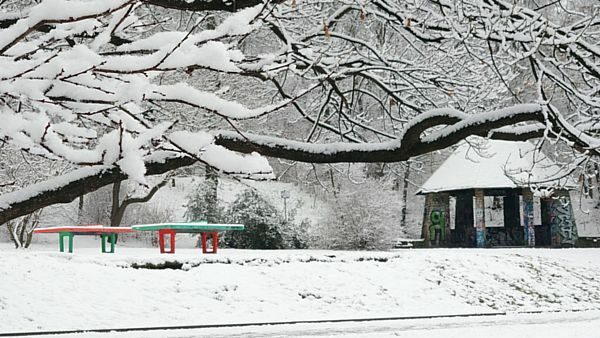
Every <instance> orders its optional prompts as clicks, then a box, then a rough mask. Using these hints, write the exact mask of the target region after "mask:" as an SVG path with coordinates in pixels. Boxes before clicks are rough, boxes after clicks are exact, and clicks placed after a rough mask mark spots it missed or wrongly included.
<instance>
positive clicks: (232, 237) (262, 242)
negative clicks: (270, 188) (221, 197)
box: [224, 189, 285, 249]
mask: <svg viewBox="0 0 600 338" xmlns="http://www.w3.org/2000/svg"><path fill="white" fill-rule="evenodd" d="M228 214H229V215H231V216H230V217H231V221H233V222H238V223H242V224H244V225H245V226H246V228H245V229H244V231H231V232H227V233H225V236H224V240H225V244H226V245H227V246H229V247H232V248H240V249H283V248H285V243H284V239H283V236H282V234H281V232H280V229H279V227H278V225H279V217H278V213H277V209H276V208H275V207H274V206H272V205H271V204H270V203H269V202H268V201H266V200H265V199H264V198H262V197H261V196H260V195H259V194H258V193H257V192H256V191H255V190H253V189H247V190H246V191H244V192H243V193H242V194H240V195H239V196H238V198H237V199H236V200H235V201H234V202H233V203H232V204H231V207H230V208H229V210H228Z"/></svg>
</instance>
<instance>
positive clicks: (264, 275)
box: [0, 238, 600, 336]
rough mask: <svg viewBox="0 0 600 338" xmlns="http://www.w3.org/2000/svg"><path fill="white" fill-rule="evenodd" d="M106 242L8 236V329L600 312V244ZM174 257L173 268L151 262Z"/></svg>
mask: <svg viewBox="0 0 600 338" xmlns="http://www.w3.org/2000/svg"><path fill="white" fill-rule="evenodd" d="M90 240H91V238H90ZM53 244H55V243H53ZM97 244H98V243H95V242H94V243H92V242H90V241H88V242H85V241H82V242H78V243H76V247H75V252H74V254H66V253H65V254H61V253H59V252H57V248H56V245H48V244H37V245H36V246H34V247H33V248H31V249H29V250H14V249H12V248H11V247H10V246H9V245H8V244H6V243H4V244H0V256H1V257H2V258H1V259H0V318H1V320H0V333H1V332H15V331H36V330H63V329H94V328H115V327H139V326H163V325H164V326H172V325H199V324H216V323H240V322H255V321H261V322H264V321H286V320H307V319H326V318H358V317H390V316H419V315H438V314H457V313H485V312H499V311H501V312H523V311H538V310H541V311H566V310H600V250H594V249H564V250H556V249H554V250H550V249H497V250H492V249H485V250H477V249H431V250H401V251H391V252H341V251H316V250H302V251H250V250H227V249H225V250H220V252H219V253H218V254H217V255H202V254H200V252H199V250H198V249H192V248H178V249H177V253H176V254H175V255H160V254H159V253H158V249H156V248H134V247H120V246H118V247H117V252H116V253H115V254H112V255H111V254H101V253H100V252H99V248H98V245H97ZM165 263H168V264H169V266H172V267H175V268H176V269H148V268H147V267H149V266H150V265H161V264H165ZM134 266H137V267H138V268H134ZM140 266H141V267H142V268H140ZM591 313H592V314H595V316H596V317H594V318H595V319H590V321H588V322H589V323H588V326H589V325H591V324H590V323H596V324H600V320H599V319H598V318H597V317H598V312H597V311H594V312H591ZM594 320H595V321H594ZM584 322H585V321H584ZM484 326H485V325H484ZM238 331H239V330H238ZM138 336H139V335H138Z"/></svg>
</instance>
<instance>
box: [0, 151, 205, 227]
mask: <svg viewBox="0 0 600 338" xmlns="http://www.w3.org/2000/svg"><path fill="white" fill-rule="evenodd" d="M195 162H196V161H195V160H194V159H192V158H189V157H176V158H170V159H167V160H165V161H164V162H161V163H159V162H152V163H147V164H146V174H147V175H160V174H164V173H166V172H168V171H171V170H175V169H177V168H181V167H186V166H189V165H192V164H194V163H195ZM69 177H74V179H71V180H69ZM125 179H127V176H126V175H125V174H124V173H123V172H122V171H121V170H119V168H117V167H108V166H95V167H86V168H82V169H78V170H76V171H75V172H72V173H69V174H67V175H65V176H59V177H55V178H53V179H50V180H48V181H44V182H40V183H36V184H33V185H31V186H28V187H26V188H24V189H22V190H17V191H15V192H12V193H8V194H4V195H1V196H0V224H4V223H6V222H7V221H9V220H11V219H14V218H17V217H19V216H23V215H27V214H30V213H32V212H34V211H35V210H37V209H40V208H43V207H46V206H49V205H52V204H57V203H69V202H71V201H73V200H74V199H75V198H77V197H79V196H81V195H85V194H87V193H89V192H92V191H96V190H98V189H100V188H102V187H104V186H106V185H109V184H112V183H115V182H119V181H122V180H125Z"/></svg>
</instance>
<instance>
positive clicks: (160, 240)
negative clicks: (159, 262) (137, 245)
mask: <svg viewBox="0 0 600 338" xmlns="http://www.w3.org/2000/svg"><path fill="white" fill-rule="evenodd" d="M165 235H169V237H170V244H171V245H170V248H169V251H167V250H165ZM158 244H159V246H160V253H175V230H173V229H160V230H158Z"/></svg>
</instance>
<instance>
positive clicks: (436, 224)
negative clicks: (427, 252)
mask: <svg viewBox="0 0 600 338" xmlns="http://www.w3.org/2000/svg"><path fill="white" fill-rule="evenodd" d="M430 219H431V225H430V226H429V239H430V240H432V241H445V240H446V222H445V220H444V212H443V211H439V210H433V211H432V212H431V215H430ZM437 236H439V238H438V239H436V237H437Z"/></svg>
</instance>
